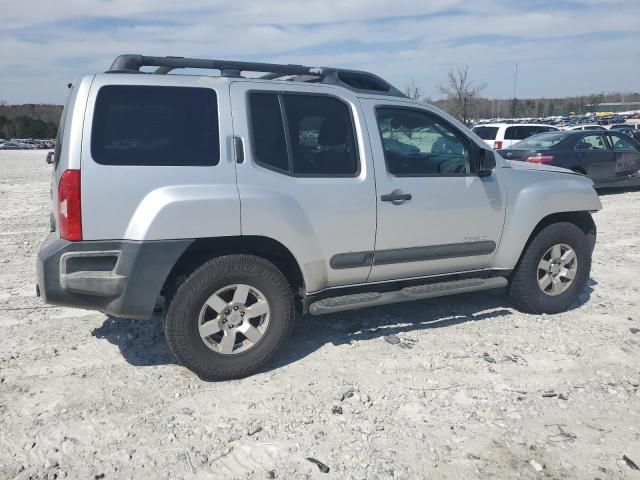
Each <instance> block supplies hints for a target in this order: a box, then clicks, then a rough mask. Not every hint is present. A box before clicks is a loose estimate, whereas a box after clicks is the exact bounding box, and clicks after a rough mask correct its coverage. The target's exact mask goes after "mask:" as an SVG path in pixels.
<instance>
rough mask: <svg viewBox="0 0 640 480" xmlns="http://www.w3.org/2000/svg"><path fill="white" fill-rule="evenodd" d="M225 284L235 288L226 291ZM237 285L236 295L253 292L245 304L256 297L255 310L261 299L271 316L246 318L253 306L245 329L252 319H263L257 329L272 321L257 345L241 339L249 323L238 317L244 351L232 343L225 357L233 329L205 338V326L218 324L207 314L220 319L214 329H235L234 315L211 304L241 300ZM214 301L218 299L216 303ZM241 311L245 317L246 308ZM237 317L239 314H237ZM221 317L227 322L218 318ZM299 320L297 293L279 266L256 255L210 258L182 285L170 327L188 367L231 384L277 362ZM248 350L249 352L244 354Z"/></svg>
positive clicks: (178, 353) (177, 352) (174, 344)
mask: <svg viewBox="0 0 640 480" xmlns="http://www.w3.org/2000/svg"><path fill="white" fill-rule="evenodd" d="M225 286H232V287H229V288H228V289H227V290H225V288H226V287H225ZM234 287H236V291H237V290H239V289H241V288H243V287H250V288H251V290H250V292H249V293H248V294H247V295H246V296H245V304H248V303H249V301H250V299H251V298H253V297H255V298H256V299H257V300H256V302H255V304H254V306H255V305H256V304H257V303H259V302H261V300H260V298H261V297H264V298H263V300H265V301H266V302H267V307H266V308H267V312H268V313H266V314H263V315H262V316H261V317H256V319H251V320H246V319H247V318H250V315H249V313H248V312H249V310H250V306H248V307H244V308H246V312H247V316H246V317H243V318H244V319H245V321H246V323H245V324H244V326H245V327H247V325H248V323H249V321H251V322H254V323H255V321H256V320H257V321H258V322H261V323H260V324H259V325H258V326H257V327H254V329H253V330H257V329H258V328H262V327H263V326H264V325H265V323H264V322H265V321H266V322H267V323H266V327H264V332H263V333H261V335H262V336H261V337H260V338H259V340H258V341H257V342H256V343H252V342H251V341H250V339H249V337H246V338H245V337H244V334H243V335H237V331H239V329H240V328H242V324H243V322H242V319H241V318H240V317H238V316H237V315H236V316H235V317H234V318H235V320H234V321H235V322H238V321H239V325H238V326H235V325H234V328H230V329H229V331H230V330H236V333H234V335H233V336H232V337H233V338H235V339H236V341H238V339H243V340H241V342H242V345H240V347H238V345H239V344H237V343H233V342H231V341H229V342H227V346H226V350H227V352H226V354H225V353H222V350H223V349H224V348H223V337H227V333H228V331H224V332H223V331H222V330H220V331H219V332H216V333H214V334H212V336H210V337H202V336H201V331H202V330H201V328H202V327H203V325H204V324H205V323H206V324H207V325H210V324H213V320H203V318H205V317H206V316H207V315H208V316H210V317H212V318H213V319H214V320H215V321H216V324H215V327H214V329H215V328H223V327H224V325H222V323H226V325H227V327H226V328H229V327H228V326H229V325H231V324H232V323H233V322H232V319H231V317H227V316H225V314H224V312H218V311H217V309H220V308H222V307H216V308H217V309H216V310H214V309H213V307H210V306H209V303H213V305H214V306H215V305H218V303H217V302H218V301H220V299H223V298H227V299H228V298H229V296H231V295H232V294H233V298H232V301H233V300H235V298H236V297H235V293H234V290H233V288H234ZM217 292H221V293H219V294H217ZM240 297H242V295H240ZM212 299H215V301H213V302H212ZM225 301H227V300H225ZM228 305H231V303H229V304H228ZM241 305H242V304H241ZM233 308H234V307H232V308H231V309H229V310H227V307H224V309H225V311H231V310H233ZM203 312H204V313H203ZM240 313H242V314H243V315H244V314H245V312H244V311H243V308H242V307H241V309H240ZM231 314H232V315H235V314H234V313H233V312H232V311H231ZM220 318H222V319H223V320H218V319H220ZM225 319H226V320H225ZM294 319H295V310H294V302H293V292H292V291H291V287H290V286H289V283H288V282H287V279H286V278H285V276H284V275H283V274H282V272H281V271H280V270H279V269H278V268H276V267H275V265H273V264H272V263H271V262H269V261H267V260H265V259H263V258H261V257H256V256H252V255H227V256H222V257H217V258H214V259H212V260H209V261H208V262H206V263H205V264H203V265H202V266H201V267H200V268H198V269H197V270H196V271H194V272H193V273H192V274H191V275H189V277H187V278H186V279H185V281H184V282H183V283H182V284H181V285H180V286H179V287H178V289H177V291H176V293H175V295H174V296H173V298H172V299H171V303H170V304H169V308H168V309H167V315H166V317H165V322H164V329H165V336H166V338H167V342H168V343H169V347H170V348H171V351H172V352H173V353H174V355H175V356H176V358H177V359H178V361H179V362H180V363H181V364H182V365H184V366H185V367H187V368H188V369H189V370H191V371H192V372H194V373H195V374H196V375H198V376H199V377H200V378H202V379H204V380H228V379H235V378H242V377H246V376H249V375H252V374H254V373H256V372H258V371H260V370H261V369H262V368H263V367H264V366H265V365H266V364H267V363H268V362H269V361H271V360H272V359H273V358H274V356H275V355H276V354H277V352H278V350H280V348H282V346H283V345H284V343H285V342H286V340H287V338H288V337H289V335H290V334H291V330H292V327H293V322H294ZM236 335H237V336H236ZM216 336H218V337H220V338H221V340H220V341H219V343H217V342H216ZM229 343H231V345H232V346H231V351H229V349H228V344H229ZM244 344H248V345H244ZM244 348H247V350H245V351H243V350H242V349H244ZM238 350H240V351H239V352H238Z"/></svg>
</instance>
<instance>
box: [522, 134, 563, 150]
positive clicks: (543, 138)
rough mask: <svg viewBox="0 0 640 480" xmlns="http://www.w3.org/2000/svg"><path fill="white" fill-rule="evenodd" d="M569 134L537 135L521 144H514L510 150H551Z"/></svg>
mask: <svg viewBox="0 0 640 480" xmlns="http://www.w3.org/2000/svg"><path fill="white" fill-rule="evenodd" d="M568 135H569V133H567V132H548V133H539V134H538V135H534V136H532V137H529V138H527V139H526V140H523V141H521V142H518V143H516V144H514V145H513V146H512V147H511V148H513V149H516V150H537V149H540V148H551V147H553V146H554V145H557V144H558V143H560V142H561V141H563V140H564V139H565V138H567V136H568Z"/></svg>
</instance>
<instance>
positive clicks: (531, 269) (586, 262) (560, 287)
mask: <svg viewBox="0 0 640 480" xmlns="http://www.w3.org/2000/svg"><path fill="white" fill-rule="evenodd" d="M592 247H593V243H592V241H591V239H590V238H589V236H588V235H587V234H585V232H583V231H582V230H581V229H580V228H579V227H577V226H576V225H574V224H573V223H567V222H559V223H554V224H551V225H549V226H547V227H545V228H543V229H542V230H540V232H538V234H537V235H536V236H535V237H534V238H533V240H532V241H531V242H530V243H529V245H528V247H527V249H526V251H525V252H524V254H523V255H522V258H521V260H520V263H519V264H518V266H517V267H516V269H515V270H514V272H513V275H512V279H511V282H510V285H509V294H510V295H511V297H512V298H513V300H514V301H515V303H516V304H517V305H518V306H519V307H521V308H522V309H523V310H525V311H527V312H531V313H558V312H561V311H564V310H566V309H567V308H569V306H570V305H571V304H573V303H574V302H575V301H576V300H577V299H578V297H579V295H580V292H582V289H583V288H584V286H585V285H586V283H587V280H588V279H589V274H590V271H591V253H592Z"/></svg>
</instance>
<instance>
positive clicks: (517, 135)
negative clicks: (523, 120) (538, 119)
mask: <svg viewBox="0 0 640 480" xmlns="http://www.w3.org/2000/svg"><path fill="white" fill-rule="evenodd" d="M540 131H541V130H540V127H537V126H531V127H529V126H526V125H519V126H517V127H507V129H506V131H505V132H504V139H505V140H524V139H525V138H529V137H530V136H531V135H535V134H536V133H540Z"/></svg>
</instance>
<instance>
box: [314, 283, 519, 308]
mask: <svg viewBox="0 0 640 480" xmlns="http://www.w3.org/2000/svg"><path fill="white" fill-rule="evenodd" d="M507 283H508V282H507V279H506V278H504V277H492V278H469V279H464V280H453V281H450V282H440V283H430V284H427V285H417V286H413V287H404V288H402V289H400V290H396V291H394V292H384V293H380V292H368V293H356V294H353V295H344V296H342V297H332V298H325V299H322V300H318V301H317V302H314V303H312V304H311V305H309V313H311V314H312V315H323V314H325V313H335V312H343V311H345V310H355V309H358V308H366V307H373V306H376V305H387V304H389V303H399V302H409V301H411V300H422V299H424V298H434V297H444V296H445V295H454V294H456V293H467V292H477V291H479V290H489V289H491V288H501V287H506V286H507Z"/></svg>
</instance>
